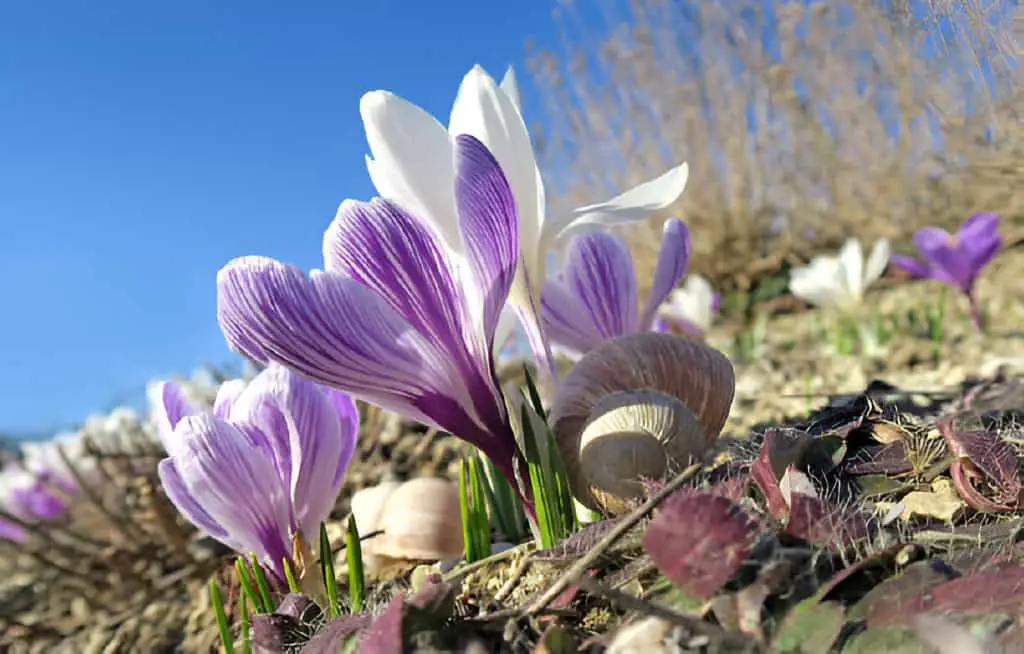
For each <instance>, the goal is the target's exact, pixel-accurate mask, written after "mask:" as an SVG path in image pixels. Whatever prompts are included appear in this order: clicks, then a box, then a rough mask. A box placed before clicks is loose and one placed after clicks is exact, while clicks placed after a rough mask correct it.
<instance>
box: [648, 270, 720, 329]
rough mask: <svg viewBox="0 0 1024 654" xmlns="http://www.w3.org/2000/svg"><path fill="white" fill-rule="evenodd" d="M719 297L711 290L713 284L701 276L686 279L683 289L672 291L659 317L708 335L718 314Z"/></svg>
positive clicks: (683, 327) (694, 275)
mask: <svg viewBox="0 0 1024 654" xmlns="http://www.w3.org/2000/svg"><path fill="white" fill-rule="evenodd" d="M718 305H719V296H718V294H717V293H715V291H714V289H712V288H711V282H709V281H708V280H707V279H706V278H705V277H702V276H701V275H697V274H693V275H689V276H688V277H687V278H686V281H685V282H684V283H683V286H682V287H681V288H677V289H676V290H674V291H672V294H671V295H669V296H668V300H666V301H665V302H664V304H662V305H661V309H659V311H658V315H659V317H660V318H661V319H662V320H665V321H667V322H668V323H669V324H672V325H675V326H679V327H680V328H682V329H683V331H690V330H689V329H687V327H692V328H696V330H698V331H699V332H700V333H701V334H705V333H707V331H708V330H709V329H710V328H711V323H712V321H713V320H714V319H715V315H716V314H717V313H718Z"/></svg>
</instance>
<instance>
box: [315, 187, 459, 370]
mask: <svg viewBox="0 0 1024 654" xmlns="http://www.w3.org/2000/svg"><path fill="white" fill-rule="evenodd" d="M324 265H325V268H326V269H327V271H328V272H329V273H340V274H341V275H343V276H345V277H348V278H350V279H353V280H355V281H357V282H359V283H360V284H362V285H363V286H365V287H366V288H368V289H370V290H371V291H372V292H373V293H374V295H376V296H377V297H379V298H381V299H383V300H384V301H385V302H387V303H388V304H390V305H391V308H392V309H394V310H395V311H396V312H397V313H398V314H399V315H401V316H402V317H403V318H405V320H406V322H408V323H409V324H410V325H411V326H412V327H413V328H414V329H416V331H418V332H419V333H420V334H422V335H423V336H424V337H426V338H428V339H430V340H431V341H433V342H436V343H439V344H441V345H442V346H443V347H444V348H446V349H448V350H450V351H453V352H454V351H456V350H458V349H459V348H462V347H464V346H463V343H464V337H465V330H466V325H465V318H464V316H463V315H462V308H463V307H464V306H465V302H464V300H463V295H462V289H461V287H460V285H459V281H458V280H457V279H456V278H455V277H454V276H453V275H452V274H451V269H452V268H451V265H450V262H449V259H448V255H447V253H446V252H445V250H444V249H443V247H441V246H440V243H439V241H438V239H437V238H436V236H435V235H434V234H432V233H431V232H430V230H429V229H428V228H427V227H426V226H425V225H424V224H423V223H421V222H420V221H418V220H417V219H416V218H415V217H414V216H412V215H411V214H409V213H408V212H407V211H405V210H403V209H402V208H401V207H399V206H398V205H397V204H394V203H393V202H390V201H388V200H383V199H381V198H375V199H374V200H373V201H371V202H359V201H356V200H345V201H344V202H342V204H341V207H340V208H339V209H338V214H337V216H336V217H335V219H334V222H332V223H331V226H330V227H328V228H327V232H326V233H325V234H324Z"/></svg>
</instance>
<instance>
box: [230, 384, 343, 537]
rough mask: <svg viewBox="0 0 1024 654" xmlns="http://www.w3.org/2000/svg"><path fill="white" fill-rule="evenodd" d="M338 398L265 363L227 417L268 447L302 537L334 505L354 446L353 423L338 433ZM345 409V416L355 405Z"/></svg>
mask: <svg viewBox="0 0 1024 654" xmlns="http://www.w3.org/2000/svg"><path fill="white" fill-rule="evenodd" d="M338 400H340V398H332V397H331V396H328V395H327V394H326V393H324V392H323V391H322V390H321V388H320V387H319V386H318V385H316V384H314V383H313V382H311V381H309V380H307V379H303V378H301V377H299V376H298V375H297V374H295V373H294V372H292V371H290V370H288V369H287V368H285V367H283V366H280V365H277V364H271V365H270V366H269V367H268V368H267V369H266V370H264V371H263V372H261V373H260V374H259V375H258V376H257V377H256V379H254V380H253V381H252V383H251V384H249V387H248V388H246V390H245V392H244V393H242V395H241V396H240V397H239V399H238V402H237V403H236V405H235V410H234V412H233V416H232V419H233V420H234V421H240V422H242V423H245V424H248V425H251V426H253V427H255V428H256V429H258V430H259V431H260V432H261V433H263V434H264V435H265V436H266V437H267V439H268V440H269V441H270V442H271V443H272V446H273V448H274V450H275V455H276V459H277V466H276V467H277V469H278V471H279V474H280V476H281V478H282V479H283V480H284V483H285V486H286V487H287V488H288V490H289V493H290V497H291V505H292V506H293V507H294V521H295V523H296V524H297V526H298V527H299V529H301V530H302V531H303V532H304V533H305V534H306V535H307V536H311V535H313V534H315V533H316V530H317V529H319V526H320V522H321V521H323V520H324V519H326V518H327V516H328V514H329V513H330V511H331V509H332V508H333V507H334V502H335V499H336V498H337V495H338V488H339V486H340V482H341V477H342V473H343V472H344V470H345V468H346V467H347V466H348V463H349V460H350V459H351V458H352V452H353V449H354V445H355V435H356V434H355V431H356V428H357V427H358V422H356V423H355V424H353V423H352V422H351V421H348V422H346V424H345V425H344V429H345V431H344V433H343V432H342V428H343V425H342V423H341V419H340V414H339V411H338V407H337V406H336V404H335V401H338ZM348 402H349V403H350V404H351V403H352V400H351V399H349V400H348ZM345 411H346V413H348V414H349V416H351V414H352V413H353V412H354V411H355V405H354V404H352V406H351V407H350V408H346V409H345Z"/></svg>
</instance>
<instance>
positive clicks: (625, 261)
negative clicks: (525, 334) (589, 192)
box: [541, 219, 690, 355]
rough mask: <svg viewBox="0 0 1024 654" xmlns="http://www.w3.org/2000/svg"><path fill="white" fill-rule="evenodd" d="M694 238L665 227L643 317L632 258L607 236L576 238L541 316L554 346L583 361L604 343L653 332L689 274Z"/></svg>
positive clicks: (678, 226) (674, 223) (681, 228)
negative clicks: (667, 301)
mask: <svg viewBox="0 0 1024 654" xmlns="http://www.w3.org/2000/svg"><path fill="white" fill-rule="evenodd" d="M689 259H690V233H689V230H688V229H687V228H686V224H685V223H683V222H682V221H680V220H675V219H670V220H668V221H666V222H665V228H664V232H663V235H662V239H661V249H660V251H659V253H658V263H657V267H656V269H655V273H654V282H653V285H652V287H651V293H650V295H649V296H648V297H647V301H646V302H645V303H644V308H643V310H642V311H641V310H640V307H639V299H638V294H637V279H636V272H635V270H634V267H633V255H632V254H630V252H629V247H628V246H627V245H626V243H625V242H624V241H623V240H622V239H621V238H619V237H617V236H614V235H612V234H609V233H607V232H603V231H594V232H589V233H585V234H581V235H578V236H574V237H573V238H572V240H571V241H570V242H569V245H568V249H567V251H566V255H565V263H564V265H563V267H562V269H561V271H560V272H559V274H558V276H557V277H556V278H554V279H551V280H549V281H548V282H547V283H546V284H545V285H544V290H543V294H542V295H541V316H542V318H543V321H544V329H545V331H546V333H547V334H548V337H549V338H550V339H551V341H552V342H553V343H555V344H557V345H559V346H560V347H561V348H563V349H565V350H568V351H570V352H572V353H574V354H578V355H582V354H584V353H585V352H587V351H588V350H591V349H593V348H595V347H597V346H598V345H600V344H601V343H603V342H604V341H605V340H607V339H610V338H615V337H618V336H624V335H626V334H634V333H637V332H641V331H648V330H650V329H652V327H653V326H654V322H655V317H656V315H657V312H658V308H659V307H660V306H661V303H662V302H664V301H665V298H667V297H668V296H669V294H670V293H671V292H672V289H674V288H675V287H676V284H678V283H679V280H680V279H682V278H683V275H685V274H686V267H687V264H688V263H689Z"/></svg>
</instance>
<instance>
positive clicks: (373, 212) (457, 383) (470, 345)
mask: <svg viewBox="0 0 1024 654" xmlns="http://www.w3.org/2000/svg"><path fill="white" fill-rule="evenodd" d="M460 172H461V171H460ZM462 191H463V192H462V193H461V195H462V196H463V197H462V198H460V207H461V206H462V204H461V203H463V202H465V200H466V198H465V196H466V195H467V192H466V190H465V189H462ZM478 245H479V244H478ZM324 258H325V260H326V262H327V264H326V265H327V268H328V271H329V272H333V273H335V274H340V275H343V276H345V277H347V278H351V279H353V280H356V281H357V282H359V283H361V284H363V285H364V286H365V287H366V288H368V289H369V290H370V291H371V292H372V293H374V295H375V296H376V297H378V298H379V300H378V301H382V302H384V303H386V304H388V305H390V306H391V307H392V308H393V309H395V311H397V312H398V313H399V314H400V315H402V316H404V317H405V319H406V320H407V321H408V324H410V325H411V326H412V327H413V328H414V329H415V330H416V331H417V332H419V335H421V336H422V337H423V340H424V342H427V343H430V344H432V345H433V346H434V348H433V349H434V350H435V351H436V352H438V353H441V354H442V355H443V357H444V358H445V359H446V361H447V366H441V367H437V366H434V368H433V370H432V371H431V372H430V373H427V372H420V373H419V374H420V376H423V375H424V374H431V375H433V376H434V377H435V378H436V380H437V381H438V382H439V383H438V384H437V385H436V387H437V389H438V390H439V391H441V393H440V394H441V395H445V396H448V397H450V398H453V399H456V400H458V398H460V397H464V398H465V399H464V400H458V402H457V403H458V404H459V405H461V406H463V407H475V408H476V409H477V411H476V413H478V414H480V415H479V416H478V417H479V420H478V421H477V422H478V423H479V424H481V425H485V424H487V423H488V421H489V420H492V419H495V420H497V422H498V423H500V422H504V420H503V419H502V418H501V415H502V413H503V407H504V402H503V400H502V399H501V396H500V394H499V392H498V390H497V385H496V382H495V381H494V375H493V372H492V370H493V366H492V353H491V346H490V343H489V342H486V343H485V342H484V340H485V335H484V334H483V333H482V330H477V329H475V328H474V327H471V326H470V324H469V320H470V318H469V314H470V309H469V305H468V303H467V301H466V295H465V293H464V291H463V287H462V285H461V281H460V280H459V279H457V278H456V276H455V274H453V270H452V268H451V262H450V261H449V260H448V255H447V252H446V251H445V250H443V249H442V247H441V246H440V244H439V241H438V240H437V238H436V237H435V235H434V234H433V233H432V232H431V231H430V230H429V229H428V228H427V227H425V226H424V223H423V221H420V220H418V219H417V218H416V217H414V216H412V215H410V214H408V213H407V212H405V211H403V210H402V209H401V208H399V207H398V206H396V205H394V204H391V203H389V202H387V201H386V200H381V199H379V198H377V199H375V200H374V201H373V202H370V203H365V202H355V201H349V200H347V201H345V202H344V203H342V206H341V208H340V209H339V210H338V216H337V217H336V218H335V220H334V223H333V224H332V226H331V227H330V228H329V229H328V231H327V234H326V235H325V236H324ZM469 281H470V283H472V280H469ZM498 295H499V296H501V297H502V298H504V297H505V295H506V293H499V294H498ZM502 301H504V300H503V299H502ZM494 321H495V322H496V321H497V315H495V316H494ZM493 333H494V327H493V325H492V326H491V329H490V334H488V335H487V337H489V338H493ZM406 367H408V364H406ZM445 368H448V370H450V371H451V372H450V373H444V372H443V371H444V369H445ZM334 385H335V386H337V387H338V388H342V389H344V390H348V391H350V392H353V393H357V389H355V388H351V387H345V386H343V385H340V384H334ZM438 409H441V410H442V411H443V412H444V413H448V412H449V411H450V408H448V407H444V408H441V407H438ZM438 419H439V417H438V416H434V418H433V421H434V422H437V421H438ZM495 424H496V423H495ZM494 426H495V425H494V424H491V425H489V427H491V428H493V427H494ZM443 427H444V428H445V429H450V427H448V426H447V425H443ZM460 428H464V426H462V425H460Z"/></svg>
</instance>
